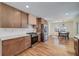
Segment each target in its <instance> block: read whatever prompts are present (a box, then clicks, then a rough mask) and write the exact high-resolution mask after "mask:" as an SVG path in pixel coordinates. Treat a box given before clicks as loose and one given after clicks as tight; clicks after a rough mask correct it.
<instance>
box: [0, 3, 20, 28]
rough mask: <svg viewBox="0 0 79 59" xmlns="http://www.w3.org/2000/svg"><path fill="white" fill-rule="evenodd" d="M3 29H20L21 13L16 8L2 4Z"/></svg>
mask: <svg viewBox="0 0 79 59" xmlns="http://www.w3.org/2000/svg"><path fill="white" fill-rule="evenodd" d="M1 12H2V19H1V22H2V24H1V26H2V28H20V27H21V18H20V17H21V12H20V11H18V10H17V9H15V8H12V7H10V6H7V5H5V4H2V11H1Z"/></svg>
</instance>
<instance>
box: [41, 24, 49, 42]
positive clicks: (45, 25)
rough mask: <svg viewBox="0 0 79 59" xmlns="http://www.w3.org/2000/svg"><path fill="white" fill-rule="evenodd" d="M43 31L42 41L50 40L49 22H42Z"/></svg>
mask: <svg viewBox="0 0 79 59" xmlns="http://www.w3.org/2000/svg"><path fill="white" fill-rule="evenodd" d="M41 26H42V27H41V28H42V31H41V41H42V42H45V41H47V40H48V25H47V24H42V25H41Z"/></svg>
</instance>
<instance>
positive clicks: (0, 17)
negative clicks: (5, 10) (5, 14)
mask: <svg viewBox="0 0 79 59" xmlns="http://www.w3.org/2000/svg"><path fill="white" fill-rule="evenodd" d="M1 14H2V12H1V3H0V27H1V19H2V16H1Z"/></svg>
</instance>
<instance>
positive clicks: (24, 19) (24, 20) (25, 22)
mask: <svg viewBox="0 0 79 59" xmlns="http://www.w3.org/2000/svg"><path fill="white" fill-rule="evenodd" d="M21 16H22V28H26V27H27V26H28V14H26V13H23V12H22V14H21Z"/></svg>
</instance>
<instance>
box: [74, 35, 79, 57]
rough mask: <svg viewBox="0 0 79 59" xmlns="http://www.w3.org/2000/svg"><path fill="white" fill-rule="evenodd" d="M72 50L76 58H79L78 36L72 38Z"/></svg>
mask: <svg viewBox="0 0 79 59" xmlns="http://www.w3.org/2000/svg"><path fill="white" fill-rule="evenodd" d="M74 49H75V54H76V56H79V35H76V36H75V37H74Z"/></svg>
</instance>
